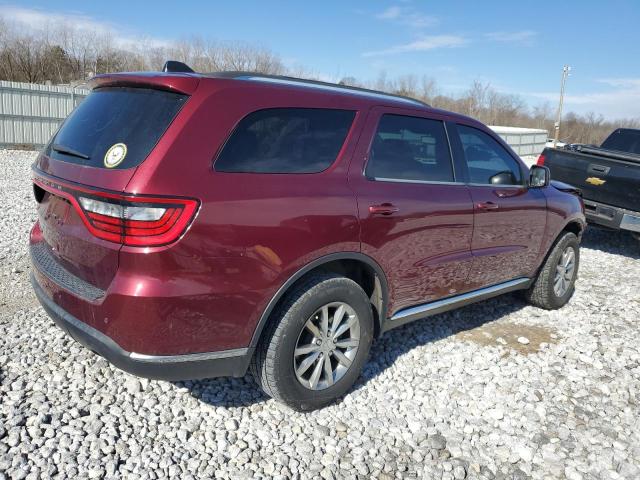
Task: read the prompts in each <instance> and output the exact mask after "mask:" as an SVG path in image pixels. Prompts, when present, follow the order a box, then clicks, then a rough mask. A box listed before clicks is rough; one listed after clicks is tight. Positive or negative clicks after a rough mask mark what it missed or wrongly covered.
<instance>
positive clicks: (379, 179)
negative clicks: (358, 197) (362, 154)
mask: <svg viewBox="0 0 640 480" xmlns="http://www.w3.org/2000/svg"><path fill="white" fill-rule="evenodd" d="M366 178H367V180H371V181H373V182H390V183H416V184H421V185H465V184H464V183H463V182H439V181H437V180H406V179H404V178H387V177H366Z"/></svg>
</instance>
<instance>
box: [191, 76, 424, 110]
mask: <svg viewBox="0 0 640 480" xmlns="http://www.w3.org/2000/svg"><path fill="white" fill-rule="evenodd" d="M199 75H201V76H202V77H205V78H224V79H232V80H240V81H247V82H252V83H254V84H255V83H257V84H267V85H277V86H280V87H284V88H287V87H288V88H302V89H309V90H313V91H322V92H326V93H336V94H342V95H349V96H353V97H357V98H359V99H363V98H368V99H371V100H377V101H383V102H384V103H387V102H388V103H393V104H398V105H401V106H404V107H407V106H409V107H413V108H416V107H418V108H420V107H422V108H424V107H426V108H430V105H429V104H427V103H425V102H422V101H420V100H417V99H415V98H411V97H406V96H404V95H396V94H392V93H386V92H381V91H378V90H371V89H368V88H362V87H355V86H351V85H342V84H338V83H330V82H323V81H320V80H308V79H303V78H297V77H289V76H285V75H267V74H263V73H255V72H242V71H228V72H214V73H207V74H199Z"/></svg>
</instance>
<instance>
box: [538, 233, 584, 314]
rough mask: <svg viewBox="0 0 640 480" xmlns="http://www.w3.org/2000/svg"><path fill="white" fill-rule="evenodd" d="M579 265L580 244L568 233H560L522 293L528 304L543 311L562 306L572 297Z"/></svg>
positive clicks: (573, 235)
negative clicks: (533, 278) (529, 285)
mask: <svg viewBox="0 0 640 480" xmlns="http://www.w3.org/2000/svg"><path fill="white" fill-rule="evenodd" d="M579 266H580V244H579V242H578V237H576V235H575V234H573V233H571V232H565V233H563V234H562V235H561V236H560V237H559V238H558V240H557V241H556V243H555V245H554V246H553V248H552V250H551V252H550V253H549V255H548V256H547V259H546V261H545V263H544V265H543V266H542V268H541V269H540V272H538V276H537V277H536V279H535V281H534V283H533V285H532V286H531V288H530V289H529V290H528V291H527V292H526V297H527V300H528V301H529V303H531V304H532V305H535V306H536V307H540V308H544V309H545V310H555V309H558V308H560V307H563V306H564V305H565V304H566V303H567V302H568V301H569V299H570V298H571V296H572V295H573V292H574V290H575V282H576V278H577V277H578V267H579Z"/></svg>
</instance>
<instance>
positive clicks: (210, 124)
mask: <svg viewBox="0 0 640 480" xmlns="http://www.w3.org/2000/svg"><path fill="white" fill-rule="evenodd" d="M204 83H205V82H203V84H204ZM218 83H223V84H224V82H218ZM236 84H237V82H236ZM230 85H231V86H228V87H222V88H218V89H211V90H206V88H205V90H204V91H200V90H199V91H198V92H196V94H194V97H193V98H192V99H191V100H190V103H189V105H188V106H189V107H190V108H192V109H193V112H192V115H191V118H190V119H189V121H188V124H185V126H184V128H183V129H182V130H181V132H180V134H179V135H177V136H176V137H175V138H174V139H173V141H172V142H171V143H170V144H168V146H167V149H166V151H165V152H164V158H163V160H162V162H157V163H154V162H149V160H153V159H152V158H150V159H149V160H147V161H146V162H145V163H143V164H142V165H141V166H140V167H139V170H138V172H137V173H136V175H135V176H134V178H133V179H132V181H131V182H130V184H129V185H128V187H127V191H130V192H144V193H146V194H162V195H167V194H168V195H180V196H188V197H195V198H198V199H199V200H200V201H201V207H200V210H199V212H198V215H197V217H196V219H195V221H194V222H193V224H192V225H191V228H190V229H189V231H188V232H187V233H186V234H185V236H184V238H183V239H182V240H181V241H180V242H178V243H177V244H176V245H174V246H173V247H171V248H169V249H160V250H158V251H150V252H149V253H148V254H147V255H140V254H139V252H135V251H133V250H132V249H130V248H127V247H124V248H123V249H122V250H121V256H120V259H121V269H122V270H123V271H127V272H128V273H129V274H130V275H132V276H134V277H135V275H136V274H137V273H136V272H145V273H146V274H147V278H145V287H144V288H145V289H146V291H147V292H148V293H150V294H152V295H154V296H155V295H158V296H163V295H167V296H173V297H174V301H173V302H171V305H167V306H166V308H165V309H164V311H163V312H160V313H162V315H160V318H161V320H160V321H161V322H162V325H160V326H159V329H160V330H162V331H164V332H173V334H172V335H171V336H167V345H166V348H165V347H163V348H161V350H163V351H165V350H166V349H167V348H170V347H171V345H175V344H176V342H178V343H179V344H180V345H182V346H185V345H190V346H191V347H190V350H191V352H197V351H214V350H222V349H230V348H238V347H244V346H247V345H249V343H250V341H251V338H252V335H253V332H254V329H255V327H256V325H257V322H258V321H259V319H260V316H261V314H262V312H263V311H264V309H265V308H266V306H267V303H268V302H269V300H270V299H271V298H272V297H273V296H274V295H275V293H276V292H277V290H278V288H279V287H280V286H281V285H283V284H284V283H285V282H286V281H287V279H288V278H289V277H291V276H292V275H293V274H294V273H295V272H296V271H297V270H299V269H300V268H302V267H303V266H304V265H306V264H308V263H310V262H311V261H313V260H315V259H317V258H319V257H321V256H324V255H327V254H330V253H335V252H358V251H359V250H360V243H359V224H358V212H357V205H356V200H355V197H354V195H353V193H352V192H351V190H350V189H349V186H348V183H347V169H348V163H349V161H350V158H351V156H352V153H353V149H354V147H355V143H356V140H357V137H358V136H359V134H360V131H361V129H362V124H363V122H364V116H365V115H366V111H360V109H361V108H362V109H364V105H363V106H361V105H359V104H357V102H356V103H355V104H354V103H353V101H351V102H349V101H347V100H346V99H345V100H341V99H340V98H337V99H335V98H333V99H330V100H327V97H315V96H314V95H309V94H308V93H304V92H303V93H304V94H302V93H301V94H300V95H297V94H296V93H295V92H293V93H292V92H291V91H289V92H281V91H280V90H279V89H274V90H273V92H270V93H269V95H265V94H264V87H262V88H261V89H260V90H259V91H258V90H256V92H252V91H251V89H248V88H247V87H243V88H237V87H234V86H233V84H230ZM201 86H202V85H201ZM284 106H290V107H309V108H313V107H322V108H345V109H351V110H356V111H358V113H357V114H356V118H355V120H354V124H353V125H352V128H351V130H350V132H349V134H348V136H347V139H346V141H345V144H344V146H343V148H342V150H341V152H340V154H339V155H338V158H337V160H336V161H335V162H334V163H333V165H332V166H331V167H329V168H328V169H327V170H325V171H324V172H321V173H317V174H247V173H221V172H215V171H214V168H213V163H214V158H215V157H216V155H217V153H218V151H219V149H220V148H221V146H222V145H223V144H224V142H225V140H226V139H227V137H228V135H229V134H230V132H231V131H232V130H233V128H234V127H235V125H236V123H237V122H238V121H239V120H240V119H241V118H243V117H244V116H246V115H247V114H248V113H250V112H253V111H255V110H259V109H263V108H272V107H274V108H275V107H284ZM161 192H162V193H161ZM127 284H128V285H133V284H135V278H130V279H129V281H128V282H127ZM152 292H157V293H152ZM176 334H177V335H179V336H180V338H181V340H179V341H178V340H177V339H176ZM172 337H173V338H172ZM185 348H186V347H185Z"/></svg>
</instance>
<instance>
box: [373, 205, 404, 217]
mask: <svg viewBox="0 0 640 480" xmlns="http://www.w3.org/2000/svg"><path fill="white" fill-rule="evenodd" d="M398 210H400V209H399V208H398V207H396V206H395V205H392V204H390V203H383V204H381V205H371V206H370V207H369V213H370V214H371V215H391V214H392V213H396V212H397V211H398Z"/></svg>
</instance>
